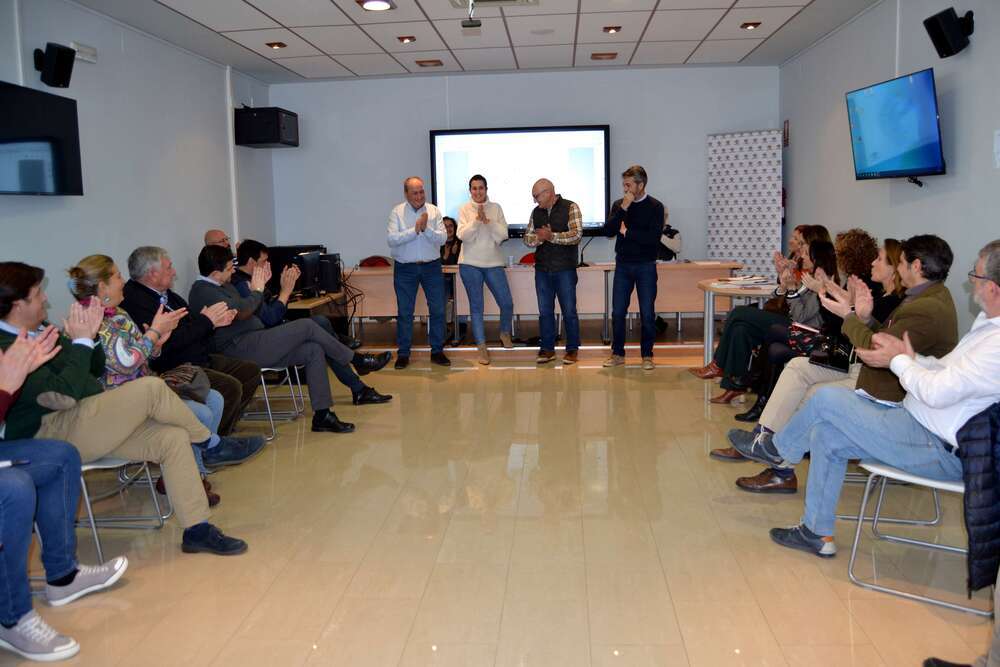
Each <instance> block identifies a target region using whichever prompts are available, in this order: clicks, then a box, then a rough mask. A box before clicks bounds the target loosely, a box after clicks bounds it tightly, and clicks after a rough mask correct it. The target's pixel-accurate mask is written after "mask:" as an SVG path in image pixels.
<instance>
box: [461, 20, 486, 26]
mask: <svg viewBox="0 0 1000 667" xmlns="http://www.w3.org/2000/svg"><path fill="white" fill-rule="evenodd" d="M462 27H463V28H482V27H483V22H482V21H480V20H479V19H474V18H467V19H462Z"/></svg>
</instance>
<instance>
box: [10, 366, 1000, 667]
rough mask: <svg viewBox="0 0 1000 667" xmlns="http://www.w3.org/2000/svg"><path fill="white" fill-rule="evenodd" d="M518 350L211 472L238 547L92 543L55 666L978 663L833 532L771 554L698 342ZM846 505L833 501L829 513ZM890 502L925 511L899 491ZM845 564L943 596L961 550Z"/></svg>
mask: <svg viewBox="0 0 1000 667" xmlns="http://www.w3.org/2000/svg"><path fill="white" fill-rule="evenodd" d="M532 353H533V351H528V350H520V351H517V353H516V354H513V353H512V354H511V356H509V357H503V356H502V355H501V354H497V355H495V357H494V358H495V363H494V364H493V365H491V366H489V367H480V366H478V365H477V364H476V363H475V360H474V359H473V358H471V357H468V356H465V355H461V354H459V355H454V357H453V358H454V359H455V365H454V366H453V367H452V368H451V369H450V370H447V369H442V368H439V367H433V368H432V367H431V366H429V364H428V363H427V361H426V355H416V354H415V356H414V363H413V364H412V365H411V367H410V368H409V369H407V370H406V371H401V372H397V371H393V370H391V369H387V370H384V371H381V372H379V373H376V374H374V375H371V376H368V377H366V378H365V379H366V380H368V381H369V382H370V383H371V384H372V385H374V386H375V387H376V388H377V389H379V390H380V391H382V392H389V393H392V394H394V395H395V399H394V400H393V401H392V402H391V403H389V404H387V405H380V406H366V407H354V406H352V405H350V401H349V400H348V399H349V394H348V393H347V392H346V390H344V389H343V388H342V387H339V386H338V387H337V392H336V398H337V401H338V404H339V405H338V410H337V411H338V414H339V415H340V416H341V418H343V419H346V420H349V421H353V422H356V423H357V426H358V429H357V432H356V433H354V434H352V435H333V434H313V433H311V432H310V431H309V421H308V418H300V419H298V420H297V421H295V422H289V423H285V424H283V425H281V426H280V429H279V431H280V436H279V438H278V439H277V440H276V441H274V442H273V443H271V444H270V445H269V446H268V448H267V449H266V450H265V452H264V453H263V454H262V455H261V456H259V457H258V458H256V459H254V460H253V461H251V462H249V463H247V464H245V465H243V466H240V467H235V468H229V469H225V470H224V471H222V472H219V473H217V474H215V475H213V476H212V477H211V480H212V483H213V485H214V487H215V489H216V490H217V491H218V492H219V493H220V494H221V495H222V504H221V505H220V506H219V507H218V508H216V510H215V512H214V520H215V521H216V522H217V523H218V524H219V525H220V526H222V527H223V528H224V529H225V530H227V531H229V532H231V533H232V534H234V535H237V536H239V537H243V538H245V539H246V540H248V541H249V543H250V551H249V553H248V554H246V555H245V556H240V557H236V558H217V557H212V556H204V555H184V554H182V553H181V552H180V548H179V540H180V530H179V528H178V527H177V526H176V525H175V524H174V523H173V522H170V523H168V525H167V527H166V528H164V529H163V530H159V531H138V532H135V531H122V530H118V531H115V530H105V531H103V537H104V549H105V553H107V554H110V555H115V554H119V553H126V554H127V555H128V556H129V559H130V560H131V562H132V566H131V569H130V570H129V572H128V574H127V575H126V576H125V577H124V578H123V580H122V582H121V583H120V584H118V585H117V586H116V587H115V588H114V589H113V590H110V591H108V592H105V593H102V594H98V595H94V596H91V597H88V598H85V599H83V600H80V601H79V602H77V603H74V604H72V605H69V606H67V607H62V608H58V609H54V608H49V607H46V606H45V605H44V603H43V602H41V601H39V600H36V607H37V608H39V609H40V611H41V613H42V615H43V616H44V617H45V618H46V619H47V620H48V621H49V622H50V623H52V624H53V625H54V626H55V627H56V628H58V629H59V630H61V631H63V632H66V633H68V634H71V635H73V636H75V637H76V638H77V639H78V640H79V641H80V642H81V644H82V646H83V650H82V652H81V653H80V655H79V657H78V658H77V659H76V661H77V663H78V664H85V665H102V666H108V665H174V666H176V665H185V666H186V667H187V666H190V667H193V666H195V665H240V666H248V665H283V666H284V665H305V664H308V665H346V666H350V667H365V666H368V665H407V666H409V665H455V666H463V667H465V666H469V667H475V666H479V665H498V666H508V665H511V666H513V665H532V666H533V665H540V666H544V667H553V666H562V665H566V666H569V667H580V666H583V665H595V666H597V665H600V666H605V665H615V666H618V665H629V666H631V665H670V666H676V665H687V664H690V665H803V666H809V667H815V666H820V665H866V666H867V665H886V666H888V667H896V666H901V665H919V664H920V662H921V661H922V660H923V659H924V658H926V657H928V656H931V655H937V656H940V657H944V658H947V659H949V660H956V661H960V662H968V661H971V660H972V659H973V658H974V657H975V656H976V655H977V654H979V653H981V652H982V651H983V649H984V648H985V646H986V642H987V639H988V636H989V630H990V625H989V623H988V622H986V621H984V620H982V619H979V618H975V617H973V616H970V615H965V614H960V613H956V612H950V611H946V610H942V609H938V608H933V607H929V606H927V605H921V604H917V603H911V602H907V601H903V600H900V599H897V598H891V597H888V596H885V595H882V594H878V593H872V592H868V591H864V590H862V589H860V588H858V587H856V586H853V585H851V584H850V583H849V582H848V580H847V576H846V568H847V551H848V549H849V546H850V538H851V536H852V535H853V532H852V531H853V527H852V525H848V524H846V523H845V524H842V525H840V526H839V527H838V535H837V540H838V543H839V545H840V548H841V553H840V555H839V556H838V557H837V558H834V559H832V560H829V561H823V560H820V559H818V558H815V557H812V556H809V555H807V554H801V553H797V552H789V551H787V550H784V549H780V548H778V547H776V546H774V545H773V544H772V543H771V542H770V540H769V538H768V535H767V529H768V528H770V527H772V526H776V525H790V524H793V523H796V522H797V520H798V517H799V514H800V511H801V506H802V492H801V491H800V492H799V494H798V495H795V496H781V497H769V496H757V495H752V494H747V493H744V492H742V491H740V490H739V489H737V488H736V487H735V486H734V485H733V480H734V479H735V478H736V477H737V476H740V475H747V474H754V473H756V472H757V470H758V469H759V467H758V466H756V465H754V464H751V463H742V464H725V463H719V462H715V461H713V460H711V459H709V458H708V452H709V450H710V449H712V448H714V447H720V446H724V442H725V441H724V438H725V432H726V430H727V429H729V428H731V427H733V426H734V425H736V423H735V422H734V421H733V419H732V415H733V414H734V412H736V409H735V408H732V407H728V406H714V405H709V404H708V403H707V400H706V399H707V397H708V396H709V395H711V393H712V392H714V391H717V388H716V387H715V386H714V385H712V384H711V383H705V382H701V381H698V380H696V379H694V378H692V377H691V376H690V375H688V374H687V373H685V372H684V371H683V367H684V366H686V365H693V364H695V363H698V361H699V359H700V355H701V352H700V350H690V349H687V350H678V351H675V352H674V353H672V354H671V353H668V352H667V351H665V350H660V351H658V352H657V355H658V361H659V362H660V363H661V366H660V367H659V368H657V370H655V371H653V372H643V371H642V370H641V369H640V368H639V367H638V365H637V364H636V363H635V362H637V361H638V360H637V359H635V360H633V359H631V358H630V365H629V366H628V367H625V368H616V369H610V370H609V369H603V368H601V367H600V361H601V360H602V359H603V358H604V356H605V355H606V349H605V350H603V351H598V350H594V351H592V352H588V353H586V354H584V355H583V359H582V361H581V363H580V364H577V365H576V366H573V367H564V366H561V365H560V364H559V363H558V362H557V363H555V364H550V365H548V366H546V367H541V368H539V367H536V366H535V364H534V363H533V361H532ZM251 427H253V428H260V425H259V424H257V425H251ZM804 472H805V471H804V470H803V471H800V480H801V481H804V479H805V474H804ZM98 481H100V480H99V479H98ZM860 492H861V488H860V486H857V485H853V486H848V487H847V488H846V490H845V493H844V497H843V499H842V508H843V509H844V510H847V511H851V510H856V507H857V502H858V499H859V497H860ZM139 498H140V494H139V493H135V492H130V493H129V494H128V495H127V498H126V500H127V501H129V502H131V503H133V504H135V503H138V502H139V500H138V499H139ZM888 502H889V504H890V507H891V510H892V511H894V512H897V513H924V514H926V513H927V512H928V511H929V510H930V507H931V505H930V502H929V497H928V496H927V494H926V493H925V492H921V491H915V490H911V489H908V488H903V487H894V488H892V489H891V491H890V497H889V501H888ZM119 504H120V501H118V500H112V501H106V502H104V503H103V504H102V506H101V510H102V511H111V510H113V509H115V508H116V506H117V505H119ZM944 516H945V518H944V527H943V528H941V529H926V528H925V529H911V533H912V534H919V535H923V536H928V535H930V536H937V537H939V538H940V539H941V540H942V541H950V542H952V543H956V542H957V543H961V542H962V541H963V540H964V533H963V530H962V528H961V525H960V523H961V521H960V519H961V507H960V504H959V502H957V499H955V498H945V503H944ZM79 536H80V555H81V558H82V560H84V561H85V562H86V561H87V560H88V559H91V560H92V559H93V557H94V556H93V547H92V543H91V540H90V538H89V535H87V534H86V533H85V532H84V531H80V532H79ZM36 558H37V556H36ZM34 567H35V569H37V568H38V565H37V561H36V562H35V565H34ZM860 570H861V571H862V572H863V573H864V574H867V575H871V574H872V573H873V572H875V573H876V574H877V576H878V577H879V578H880V579H883V580H891V581H893V582H909V584H904V585H910V586H912V587H914V589H927V588H930V589H933V590H934V592H935V593H936V594H938V595H945V596H948V597H950V598H953V599H955V600H961V599H964V576H965V575H964V561H963V560H962V559H961V558H959V557H955V556H951V555H947V554H927V553H923V552H914V551H912V550H908V549H905V548H903V547H898V546H891V545H888V546H887V545H882V544H879V545H878V546H877V547H872V545H871V544H870V541H866V542H865V543H864V545H863V558H862V563H861V566H860ZM980 597H983V596H977V599H978V598H980ZM13 663H14V661H13V660H12V659H11V657H10V655H9V654H6V653H2V654H0V664H13Z"/></svg>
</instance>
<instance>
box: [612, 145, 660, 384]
mask: <svg viewBox="0 0 1000 667" xmlns="http://www.w3.org/2000/svg"><path fill="white" fill-rule="evenodd" d="M622 190H623V191H624V196H623V197H622V198H621V199H619V200H617V201H616V202H615V203H613V204H612V205H611V214H610V215H608V221H607V222H605V223H604V234H605V235H606V236H608V237H611V236H614V237H615V279H614V284H613V287H612V290H611V324H612V334H611V356H610V357H608V360H607V361H605V362H604V365H605V366H622V365H624V363H625V317H626V315H627V314H628V306H629V302H630V301H631V300H632V290H633V289H635V291H636V292H637V293H638V296H639V315H640V318H641V320H642V338H641V340H642V344H641V347H642V368H643V370H647V371H651V370H653V369H654V368H656V366H655V364H653V340H654V338H655V337H656V311H655V310H654V301H656V255H657V252H658V251H659V246H660V236H661V234H662V233H663V227H664V225H665V224H666V221H667V208H666V206H664V205H663V204H662V203H661V202H660V201H659V200H657V199H655V198H654V197H652V196H650V195H648V194H646V170H645V169H643V168H642V167H640V166H639V165H637V164H636V165H632V166H631V167H629V168H628V169H626V170H625V171H624V172H622Z"/></svg>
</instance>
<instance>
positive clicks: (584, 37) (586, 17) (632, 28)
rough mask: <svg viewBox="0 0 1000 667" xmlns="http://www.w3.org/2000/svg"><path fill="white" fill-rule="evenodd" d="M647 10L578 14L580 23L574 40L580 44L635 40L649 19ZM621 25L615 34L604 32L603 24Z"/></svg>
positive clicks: (637, 39)
mask: <svg viewBox="0 0 1000 667" xmlns="http://www.w3.org/2000/svg"><path fill="white" fill-rule="evenodd" d="M649 14H650V13H649V12H617V13H613V14H612V13H603V14H580V24H579V27H578V28H577V31H576V41H577V42H579V43H581V44H603V43H605V42H607V43H608V44H617V43H619V42H637V41H639V35H641V34H642V31H643V29H644V28H645V27H646V22H647V21H648V20H649ZM608 25H617V26H621V31H620V32H616V33H615V34H613V35H612V34H608V33H606V32H604V26H608Z"/></svg>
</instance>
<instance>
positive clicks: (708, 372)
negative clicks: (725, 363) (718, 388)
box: [687, 361, 723, 380]
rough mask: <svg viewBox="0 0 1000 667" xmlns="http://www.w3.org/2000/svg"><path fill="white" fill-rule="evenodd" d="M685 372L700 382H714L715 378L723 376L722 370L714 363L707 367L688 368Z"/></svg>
mask: <svg viewBox="0 0 1000 667" xmlns="http://www.w3.org/2000/svg"><path fill="white" fill-rule="evenodd" d="M687 370H688V373H690V374H691V375H693V376H695V377H696V378H701V379H702V380H714V379H715V378H720V377H722V376H723V372H722V369H721V368H719V367H718V366H717V365H716V364H715V362H714V361H713V362H712V363H710V364H709V365H708V366H702V367H701V368H689V369H687Z"/></svg>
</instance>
